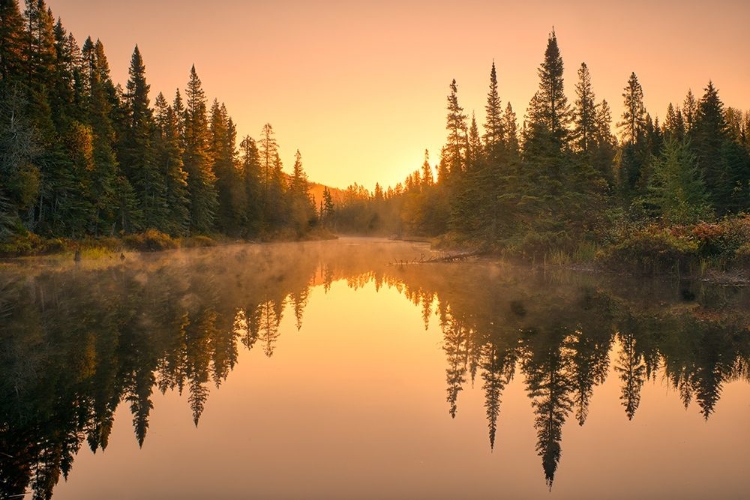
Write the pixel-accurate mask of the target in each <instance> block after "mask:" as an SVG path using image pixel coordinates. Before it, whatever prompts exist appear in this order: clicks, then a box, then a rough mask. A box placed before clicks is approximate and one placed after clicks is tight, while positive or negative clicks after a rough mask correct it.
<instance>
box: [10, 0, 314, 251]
mask: <svg viewBox="0 0 750 500" xmlns="http://www.w3.org/2000/svg"><path fill="white" fill-rule="evenodd" d="M0 110H1V111H0V238H2V239H1V240H0V241H2V242H3V243H5V245H7V246H8V248H9V249H11V251H12V250H14V249H15V250H22V248H21V246H22V244H23V243H24V242H26V241H27V240H28V238H29V236H30V233H33V234H35V235H40V236H42V237H46V238H55V237H67V238H74V239H81V238H84V237H88V236H93V237H97V236H121V235H126V234H132V233H139V232H143V231H145V230H149V229H150V230H156V231H159V232H161V233H164V234H166V235H169V236H172V237H176V236H185V235H196V234H214V233H218V234H225V235H228V236H231V237H258V236H265V235H273V234H277V233H279V232H284V231H287V232H292V231H293V235H297V236H299V235H302V234H304V233H305V232H307V231H308V230H309V228H310V227H311V226H312V225H314V224H316V210H315V205H314V203H313V201H312V199H311V198H310V197H309V195H308V186H307V177H306V174H305V172H304V169H303V162H302V156H301V155H300V153H299V152H297V155H296V161H295V165H294V170H293V172H294V173H293V175H287V174H285V173H284V172H283V171H282V163H281V160H280V158H279V150H278V144H277V142H276V139H275V137H274V131H273V128H272V126H271V125H270V124H267V125H265V126H264V128H263V130H262V131H261V132H260V138H259V139H257V140H256V139H253V138H252V137H244V138H242V139H241V140H239V144H238V138H237V131H236V126H235V123H234V122H233V121H232V118H231V117H230V116H229V113H228V111H227V109H226V106H225V105H224V104H222V103H220V102H219V101H217V100H214V101H213V103H211V104H209V102H208V99H207V97H206V95H205V93H204V91H203V89H202V86H201V80H200V78H199V77H198V73H197V71H196V69H195V67H193V68H191V70H190V74H189V79H188V82H187V86H186V88H185V90H184V92H181V91H180V90H177V91H176V92H175V94H174V95H173V96H165V95H164V94H162V93H158V94H157V95H156V97H155V99H154V101H153V105H152V101H151V89H150V85H149V84H148V81H147V78H146V65H145V63H144V59H143V56H142V55H141V53H140V51H139V49H138V47H137V46H136V47H135V50H134V51H133V56H132V60H131V63H130V69H129V78H128V81H127V83H126V85H125V87H124V88H123V87H121V86H120V85H116V84H115V83H114V82H113V81H112V79H111V78H110V71H109V65H108V62H107V57H106V55H105V51H104V45H103V43H102V42H101V41H99V40H96V41H95V40H92V39H91V38H87V39H86V40H85V41H84V42H83V45H80V46H79V44H78V42H77V41H76V39H75V38H74V37H73V35H72V34H71V33H68V32H67V31H66V29H65V28H64V27H63V24H62V22H61V21H60V20H57V21H55V19H54V17H53V14H52V12H51V10H50V9H49V8H47V6H46V5H45V2H44V1H43V0H30V1H27V2H26V8H25V10H24V11H23V12H21V10H20V8H19V5H18V2H17V1H16V0H2V1H1V2H0ZM13 242H15V243H13Z"/></svg>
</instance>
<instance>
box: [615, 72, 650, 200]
mask: <svg viewBox="0 0 750 500" xmlns="http://www.w3.org/2000/svg"><path fill="white" fill-rule="evenodd" d="M622 96H623V99H624V101H623V106H624V108H625V109H624V111H623V113H622V121H621V122H619V123H618V124H617V125H618V127H620V129H621V141H622V145H623V146H622V152H621V159H620V166H619V173H620V179H619V182H620V186H621V189H622V192H623V195H624V196H625V197H626V199H627V198H629V197H631V196H633V193H635V192H637V191H638V190H642V189H643V188H644V187H645V182H644V180H645V176H644V175H642V174H643V173H644V172H645V171H646V169H647V166H648V156H649V151H648V145H647V141H646V133H645V130H646V109H645V107H644V106H643V88H642V87H641V84H640V83H638V77H637V76H636V75H635V73H631V74H630V78H629V79H628V84H627V85H626V86H625V89H624V92H623V94H622Z"/></svg>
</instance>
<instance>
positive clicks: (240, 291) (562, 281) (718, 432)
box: [0, 238, 750, 500]
mask: <svg viewBox="0 0 750 500" xmlns="http://www.w3.org/2000/svg"><path fill="white" fill-rule="evenodd" d="M437 255H439V254H438V253H437V252H434V251H431V250H430V249H429V248H428V247H427V246H425V245H423V244H419V243H407V242H390V241H384V240H369V239H357V238H343V239H341V240H338V241H330V242H310V243H297V244H293V243H289V244H267V245H237V246H229V247H221V248H209V249H192V250H181V251H174V252H163V253H158V254H141V255H138V254H128V255H127V256H126V258H125V259H124V260H122V261H121V260H120V259H116V258H104V259H99V260H95V261H86V260H84V261H83V262H81V263H79V264H76V263H74V262H72V260H73V259H72V258H71V259H70V261H67V260H66V261H61V260H60V259H51V260H49V261H44V260H33V261H22V262H12V263H5V264H3V265H2V267H0V325H2V326H1V327H0V398H1V399H0V413H1V415H0V498H55V499H60V500H62V499H100V498H107V499H134V498H135V499H138V498H144V499H151V498H153V499H157V498H159V499H160V498H180V499H204V498H221V499H223V498H226V499H235V498H236V499H240V498H243V499H244V498H258V499H289V498H295V499H358V498H363V499H455V498H466V499H489V498H514V499H516V498H530V499H533V498H545V499H550V500H558V499H587V498H591V499H599V498H608V499H626V498H627V499H632V498H639V499H650V498H662V499H663V498H681V499H693V498H694V499H702V498H714V499H734V498H737V499H739V498H747V495H748V490H749V489H750V474H748V473H747V456H748V455H747V454H748V450H750V426H748V422H750V384H749V383H748V382H749V381H750V371H749V370H748V368H749V366H750V365H749V362H750V308H749V307H748V306H749V305H750V296H749V294H748V291H747V290H746V289H744V288H739V287H732V286H718V285H711V284H708V283H703V282H700V281H692V282H691V281H686V280H679V279H676V278H673V279H637V278H634V277H631V278H623V277H616V276H612V275H605V274H597V273H591V272H585V271H572V270H565V269H559V268H547V269H544V268H537V269H532V268H529V267H524V266H514V265H511V264H509V263H504V262H500V261H491V260H482V259H479V260H477V259H474V260H468V261H464V262H451V263H445V262H442V263H429V262H425V261H426V260H429V259H430V258H432V257H435V256H437Z"/></svg>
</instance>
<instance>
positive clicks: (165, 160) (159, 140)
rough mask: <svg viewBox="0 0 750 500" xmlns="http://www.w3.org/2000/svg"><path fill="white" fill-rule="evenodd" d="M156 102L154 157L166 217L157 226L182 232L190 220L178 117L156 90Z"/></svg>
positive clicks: (181, 233)
mask: <svg viewBox="0 0 750 500" xmlns="http://www.w3.org/2000/svg"><path fill="white" fill-rule="evenodd" d="M155 105H156V136H155V139H154V157H155V162H156V165H157V168H158V169H159V174H160V177H161V178H162V179H163V182H164V188H163V192H164V208H165V213H166V217H165V219H164V226H163V227H161V228H160V230H162V231H165V232H167V233H169V234H170V235H172V236H181V235H183V234H185V233H186V231H187V230H188V227H189V224H190V211H189V208H188V206H189V200H188V191H187V173H186V172H185V170H184V169H183V163H182V158H183V151H182V146H181V137H180V128H181V127H180V125H179V124H180V122H181V120H180V117H179V116H178V114H177V113H176V112H175V108H173V107H171V106H170V105H169V104H168V103H167V100H166V98H165V97H164V95H163V94H161V93H159V95H158V96H157V97H156V101H155Z"/></svg>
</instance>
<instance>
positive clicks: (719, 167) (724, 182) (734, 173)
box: [689, 81, 742, 213]
mask: <svg viewBox="0 0 750 500" xmlns="http://www.w3.org/2000/svg"><path fill="white" fill-rule="evenodd" d="M689 137H690V139H691V141H692V146H693V152H694V153H695V156H696V160H697V163H698V168H699V169H700V172H701V174H702V175H703V179H704V181H705V183H706V188H707V189H708V192H709V195H710V198H711V201H712V202H713V204H714V206H715V207H716V208H717V209H718V211H719V212H721V213H724V212H726V211H728V210H730V209H731V208H732V195H733V193H732V191H733V189H734V188H735V185H736V184H737V181H739V180H740V179H739V177H740V176H741V174H740V173H739V171H740V170H741V167H735V168H732V166H731V165H726V159H727V158H726V155H725V152H726V150H725V148H726V145H727V143H728V142H729V137H728V134H727V122H726V119H725V117H724V103H723V102H721V99H720V98H719V91H718V90H717V89H716V87H714V85H713V82H710V81H709V82H708V85H707V86H706V90H705V93H704V95H703V97H702V98H701V100H700V102H699V103H698V109H697V112H696V115H695V121H694V123H693V126H692V127H691V129H690V133H689ZM727 167H728V168H727ZM740 186H742V184H741V181H740Z"/></svg>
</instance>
